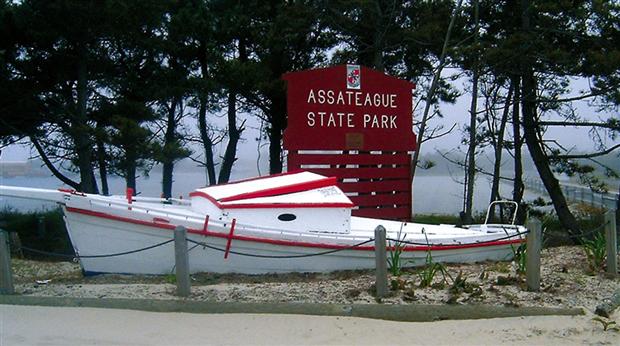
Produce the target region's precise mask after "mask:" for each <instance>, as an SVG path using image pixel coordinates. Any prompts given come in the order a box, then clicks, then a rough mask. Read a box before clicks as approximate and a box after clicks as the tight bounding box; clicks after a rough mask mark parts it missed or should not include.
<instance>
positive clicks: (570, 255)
mask: <svg viewBox="0 0 620 346" xmlns="http://www.w3.org/2000/svg"><path fill="white" fill-rule="evenodd" d="M13 266H14V277H15V282H16V285H15V286H16V290H17V293H18V294H21V295H27V296H44V297H83V298H139V299H180V298H179V297H177V296H175V285H174V284H173V283H171V282H170V280H171V278H170V277H166V276H155V277H153V276H119V275H101V276H95V277H87V278H84V277H82V276H81V274H80V271H79V266H78V265H77V264H74V263H68V262H64V263H41V262H33V261H25V260H14V261H13ZM515 269H516V266H515V264H514V263H477V264H468V265H450V266H447V267H446V275H447V277H445V278H444V277H443V275H441V274H438V275H437V276H436V278H435V280H434V281H433V285H432V286H431V287H420V286H419V283H420V280H419V275H418V274H417V273H416V272H415V271H407V272H405V273H403V274H402V275H400V276H391V277H390V281H391V282H392V283H393V290H392V294H391V296H390V297H388V298H385V299H382V300H381V301H380V302H379V301H378V300H377V299H376V298H375V297H374V296H373V294H372V291H373V283H374V273H373V272H372V271H357V272H339V273H331V274H293V275H265V276H247V275H215V274H197V275H193V276H192V294H191V296H190V297H189V298H188V299H189V300H196V301H214V302H294V303H338V304H467V305H476V304H490V305H499V306H545V307H564V308H573V307H581V308H583V309H584V310H585V311H586V315H584V316H575V317H566V316H552V317H519V318H502V319H490V320H469V321H439V322H429V323H405V322H390V321H379V320H370V319H360V318H352V317H318V316H296V315H252V314H237V315H209V314H207V315H192V314H182V313H163V314H162V313H149V312H138V311H125V310H106V309H103V310H102V309H91V308H80V309H75V308H60V309H59V308H36V307H25V306H23V307H8V306H0V309H2V310H1V312H2V313H1V314H0V318H1V322H2V331H3V334H2V339H0V345H4V344H6V345H14V344H15V345H28V344H89V343H91V344H92V343H98V344H149V345H150V344H205V343H208V344H236V345H242V344H270V345H275V344H289V345H290V344H321V345H323V344H355V345H361V344H373V345H374V344H382V345H383V344H385V345H389V344H456V343H458V344H460V345H463V344H475V345H482V344H501V343H503V344H530V345H531V344H545V345H550V344H603V345H604V344H610V345H620V330H619V329H618V328H614V324H613V323H614V322H618V323H619V324H620V313H619V312H618V311H616V312H615V313H614V314H613V315H612V316H611V318H610V319H601V320H600V321H598V320H596V319H597V317H596V316H595V315H593V311H594V309H595V308H596V306H597V305H598V304H599V303H600V302H601V301H602V300H603V299H605V298H607V297H610V296H611V295H612V294H613V292H614V291H615V290H617V289H619V288H620V279H618V278H616V279H609V278H607V277H606V276H605V275H603V274H602V273H600V272H592V271H591V270H590V269H589V268H588V266H587V262H586V260H585V256H584V254H583V251H582V249H581V248H579V247H560V248H550V249H545V250H543V252H542V266H541V271H542V285H541V291H540V292H527V291H526V290H525V289H524V278H523V276H521V275H519V274H517V272H516V270H515ZM459 273H460V278H461V279H460V281H459V280H458V279H457V277H458V276H459ZM457 282H458V283H460V284H459V285H457V284H455V283H457ZM41 309H42V310H41ZM18 320H20V321H28V323H27V324H23V323H21V322H17V321H18ZM76 321H77V322H79V323H80V326H76V325H75V324H74V323H75V322H76ZM605 323H611V324H610V325H609V326H610V328H608V329H607V330H604V329H605V325H604V324H605ZM29 330H40V332H39V331H37V333H35V334H32V333H30V332H29ZM3 341H5V342H3Z"/></svg>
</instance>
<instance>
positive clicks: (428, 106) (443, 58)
mask: <svg viewBox="0 0 620 346" xmlns="http://www.w3.org/2000/svg"><path fill="white" fill-rule="evenodd" d="M462 3H463V0H459V1H458V2H457V4H456V7H455V8H454V11H453V12H452V16H451V17H450V24H448V30H447V31H446V36H445V38H444V41H443V47H442V48H441V55H440V56H439V64H438V66H437V70H436V71H435V73H434V74H433V81H432V82H431V86H430V88H429V89H428V93H427V94H426V104H425V105H424V113H423V114H422V120H421V121H420V128H419V129H418V136H417V143H416V150H415V151H414V152H413V159H412V160H411V177H412V178H413V177H415V172H416V169H417V167H418V162H420V151H421V149H422V143H424V132H425V131H426V125H427V122H428V117H429V113H430V110H431V100H432V99H433V97H434V96H435V92H436V91H437V86H438V85H439V79H440V78H441V72H442V71H443V68H444V67H445V64H446V55H447V53H448V44H449V42H450V36H451V34H452V28H453V27H454V22H455V21H456V17H457V16H458V13H459V12H460V10H461V4H462Z"/></svg>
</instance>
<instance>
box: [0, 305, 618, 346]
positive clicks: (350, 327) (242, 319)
mask: <svg viewBox="0 0 620 346" xmlns="http://www.w3.org/2000/svg"><path fill="white" fill-rule="evenodd" d="M618 341H620V333H618V332H610V331H608V332H603V331H602V328H601V327H600V325H599V323H598V322H593V321H592V316H576V317H568V316H557V317H556V316H551V317H550V316H547V317H516V318H503V319H489V320H470V321H439V322H433V323H406V322H390V321H382V320H371V319H363V318H353V317H319V316H300V315H259V314H187V313H153V312H142V311H130V310H113V309H94V308H58V307H35V306H12V305H0V346H13V345H95V344H96V345H209V344H211V345H401V344H402V345H404V344H406V345H412V344H426V345H429V344H432V345H439V344H446V345H448V344H459V345H485V344H488V345H497V344H528V345H538V344H541V345H542V344H544V345H555V344H562V345H568V344H616V342H618Z"/></svg>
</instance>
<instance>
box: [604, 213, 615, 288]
mask: <svg viewBox="0 0 620 346" xmlns="http://www.w3.org/2000/svg"><path fill="white" fill-rule="evenodd" d="M616 242H617V234H616V213H615V211H608V212H607V213H605V246H606V247H607V273H608V274H609V275H611V276H612V277H615V276H616V275H618V244H617V243H616Z"/></svg>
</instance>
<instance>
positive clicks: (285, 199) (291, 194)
mask: <svg viewBox="0 0 620 346" xmlns="http://www.w3.org/2000/svg"><path fill="white" fill-rule="evenodd" d="M336 183H337V180H336V178H335V177H325V176H322V175H320V174H316V173H311V172H304V171H301V172H293V173H284V174H278V175H270V176H266V177H261V178H254V179H248V180H241V181H237V182H232V183H228V184H223V185H216V186H209V187H205V188H201V189H197V190H196V191H194V192H192V193H190V197H202V198H207V199H208V200H210V201H211V202H213V203H214V204H216V205H217V206H218V207H219V208H221V209H226V208H271V207H317V208H320V207H325V208H328V207H338V208H352V207H353V206H354V205H353V203H352V202H351V200H350V199H349V198H348V197H347V196H346V195H345V194H344V193H343V192H342V190H340V189H339V188H338V187H337V186H336Z"/></svg>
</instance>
